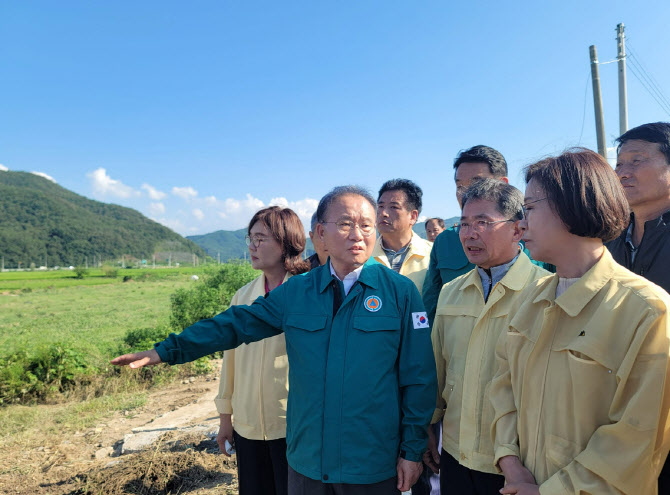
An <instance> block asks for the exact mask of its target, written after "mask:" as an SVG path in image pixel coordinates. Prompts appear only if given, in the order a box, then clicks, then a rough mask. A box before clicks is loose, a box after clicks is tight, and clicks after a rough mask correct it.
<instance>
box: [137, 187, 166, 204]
mask: <svg viewBox="0 0 670 495" xmlns="http://www.w3.org/2000/svg"><path fill="white" fill-rule="evenodd" d="M142 189H144V190H145V191H146V192H147V194H148V195H149V198H151V199H153V200H154V201H160V200H161V199H163V198H165V196H167V194H165V193H164V192H162V191H159V190H158V189H156V188H155V187H153V186H150V185H149V184H142Z"/></svg>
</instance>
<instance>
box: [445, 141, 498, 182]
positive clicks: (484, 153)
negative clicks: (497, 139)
mask: <svg viewBox="0 0 670 495" xmlns="http://www.w3.org/2000/svg"><path fill="white" fill-rule="evenodd" d="M476 162H483V163H486V164H488V166H489V171H490V172H491V175H493V176H494V177H507V162H506V161H505V157H504V156H502V153H500V151H498V150H495V149H493V148H491V147H490V146H484V145H483V144H478V145H477V146H473V147H472V148H470V149H467V150H465V151H460V152H459V153H458V156H457V157H456V159H455V160H454V170H456V169H457V168H458V167H459V166H460V165H461V164H462V163H476Z"/></svg>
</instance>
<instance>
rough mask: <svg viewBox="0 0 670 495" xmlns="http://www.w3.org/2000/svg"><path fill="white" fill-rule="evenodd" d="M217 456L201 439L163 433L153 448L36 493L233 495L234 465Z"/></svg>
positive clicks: (208, 442)
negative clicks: (197, 494) (185, 494)
mask: <svg viewBox="0 0 670 495" xmlns="http://www.w3.org/2000/svg"><path fill="white" fill-rule="evenodd" d="M217 452H218V447H217V445H216V442H215V441H213V440H210V439H209V438H208V437H206V436H203V435H192V436H190V437H180V436H177V435H174V434H173V433H168V434H166V435H164V436H163V437H162V438H161V441H160V442H159V444H158V445H157V446H156V448H155V449H152V450H147V451H143V452H140V453H138V454H132V455H128V456H123V457H121V458H118V460H115V461H112V462H110V463H108V464H107V465H106V466H100V467H95V468H93V469H91V470H89V471H88V472H86V473H80V474H77V475H75V476H73V477H71V478H70V479H68V480H64V481H60V482H58V483H55V484H52V485H46V484H43V485H41V487H40V488H43V489H44V490H45V491H44V493H49V494H51V493H59V494H63V495H94V494H95V495H98V494H124V495H125V494H128V495H164V494H177V493H191V494H195V493H201V494H204V493H207V494H212V495H213V494H221V495H223V494H226V495H228V494H236V493H237V480H236V477H235V476H234V473H235V470H236V464H235V460H234V458H231V459H229V458H227V457H224V456H222V455H221V454H219V453H217Z"/></svg>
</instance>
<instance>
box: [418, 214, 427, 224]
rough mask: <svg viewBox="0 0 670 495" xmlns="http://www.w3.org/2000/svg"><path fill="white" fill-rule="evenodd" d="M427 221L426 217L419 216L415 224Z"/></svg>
mask: <svg viewBox="0 0 670 495" xmlns="http://www.w3.org/2000/svg"><path fill="white" fill-rule="evenodd" d="M427 219H428V217H427V216H426V215H421V216H420V217H419V218H418V219H417V221H416V222H417V223H423V222H425V221H426V220H427Z"/></svg>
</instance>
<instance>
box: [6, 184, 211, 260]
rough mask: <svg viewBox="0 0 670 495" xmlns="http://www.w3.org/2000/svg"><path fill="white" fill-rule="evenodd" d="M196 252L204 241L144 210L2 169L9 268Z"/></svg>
mask: <svg viewBox="0 0 670 495" xmlns="http://www.w3.org/2000/svg"><path fill="white" fill-rule="evenodd" d="M171 252H182V253H195V254H196V255H197V256H199V257H204V256H205V253H204V251H203V250H202V248H200V247H199V246H197V245H195V244H194V243H193V242H191V241H188V240H187V239H185V238H183V237H182V236H180V235H179V234H177V233H175V232H173V231H172V230H170V229H168V228H167V227H164V226H163V225H161V224H159V223H157V222H154V221H153V220H150V219H148V218H147V217H145V216H144V215H142V214H141V213H139V212H138V211H136V210H133V209H131V208H126V207H123V206H118V205H113V204H107V203H101V202H99V201H94V200H91V199H88V198H85V197H83V196H80V195H78V194H75V193H73V192H71V191H69V190H67V189H65V188H63V187H61V186H59V185H58V184H55V183H53V182H51V181H49V180H47V179H44V178H42V177H38V176H36V175H34V174H30V173H27V172H11V171H0V256H2V257H4V263H5V268H14V267H16V266H17V265H18V264H19V263H21V266H22V267H26V268H27V267H29V266H30V264H31V263H34V264H35V265H37V266H43V265H45V263H46V264H47V265H48V266H54V265H61V266H63V265H78V264H83V263H84V260H85V259H88V262H89V263H93V260H94V258H95V259H96V260H97V261H100V260H102V261H106V260H114V259H118V258H120V257H122V256H127V257H133V258H138V259H143V258H144V259H149V260H151V259H152V256H153V255H154V254H156V253H160V255H161V256H163V255H164V253H171Z"/></svg>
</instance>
